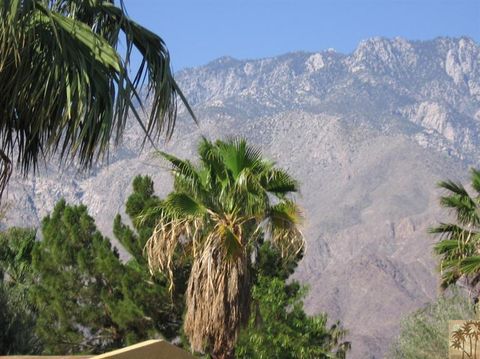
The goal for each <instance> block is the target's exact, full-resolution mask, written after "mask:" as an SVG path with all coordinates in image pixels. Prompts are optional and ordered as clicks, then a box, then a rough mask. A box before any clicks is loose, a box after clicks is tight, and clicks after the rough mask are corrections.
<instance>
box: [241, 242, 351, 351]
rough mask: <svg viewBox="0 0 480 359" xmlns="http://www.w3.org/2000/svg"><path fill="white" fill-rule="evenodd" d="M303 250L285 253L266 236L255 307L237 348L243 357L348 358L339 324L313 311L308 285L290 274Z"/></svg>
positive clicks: (258, 264)
mask: <svg viewBox="0 0 480 359" xmlns="http://www.w3.org/2000/svg"><path fill="white" fill-rule="evenodd" d="M301 257H302V255H301V253H299V254H298V255H297V256H295V257H289V258H282V256H281V255H280V253H279V251H278V249H276V248H274V247H273V246H272V245H271V244H270V242H268V241H266V242H263V243H262V244H261V245H260V248H259V251H258V257H257V262H256V263H255V271H254V272H255V284H254V286H253V289H252V303H253V307H254V310H252V313H251V315H250V319H249V322H248V326H247V327H246V328H245V329H244V330H242V332H241V335H240V337H239V340H238V343H237V345H236V348H235V354H236V357H237V358H245V359H247V358H252V359H255V358H274V359H277V358H278V359H290V358H291V359H294V358H344V357H345V356H346V353H347V352H348V350H349V349H350V343H348V342H345V341H343V339H344V337H345V335H346V331H345V330H343V329H342V328H341V327H340V324H339V323H336V324H335V325H333V326H331V327H328V326H327V316H326V314H320V315H317V316H308V315H307V314H306V313H305V311H304V309H303V298H304V296H305V294H306V292H307V288H305V287H302V286H300V285H299V283H298V282H296V281H289V282H288V284H287V279H288V278H289V277H290V275H291V274H292V273H293V271H294V270H295V268H296V266H297V263H298V261H299V260H300V259H301Z"/></svg>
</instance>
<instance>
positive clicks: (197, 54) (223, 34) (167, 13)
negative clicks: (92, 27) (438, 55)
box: [124, 0, 480, 70]
mask: <svg viewBox="0 0 480 359" xmlns="http://www.w3.org/2000/svg"><path fill="white" fill-rule="evenodd" d="M124 2H125V5H126V7H127V11H128V13H129V15H130V16H131V17H132V18H133V19H135V20H137V21H138V22H140V23H141V24H142V25H144V26H146V27H148V28H149V29H151V30H153V31H154V32H156V33H157V34H159V35H160V36H162V38H163V39H164V40H165V41H166V43H167V46H168V48H169V50H170V53H171V57H172V60H173V68H174V70H180V69H183V68H185V67H192V66H198V65H202V64H205V63H207V62H209V61H211V60H213V59H215V58H217V57H220V56H225V55H229V56H233V57H236V58H240V59H245V58H260V57H268V56H275V55H279V54H283V53H286V52H291V51H299V50H303V51H320V50H325V49H327V48H334V49H335V50H337V51H339V52H344V53H349V52H351V51H353V50H354V49H355V47H356V45H357V44H358V42H359V41H360V40H362V39H365V38H368V37H372V36H385V37H395V36H402V37H405V38H407V39H413V40H421V39H432V38H435V37H437V36H462V35H466V36H470V37H472V38H473V39H475V40H476V41H477V42H480V0H124Z"/></svg>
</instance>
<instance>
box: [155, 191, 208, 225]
mask: <svg viewBox="0 0 480 359" xmlns="http://www.w3.org/2000/svg"><path fill="white" fill-rule="evenodd" d="M163 206H164V208H165V209H166V211H167V213H168V214H169V215H170V216H172V217H173V218H179V219H187V218H188V219H195V218H201V217H202V216H203V215H205V214H206V210H205V207H204V206H203V205H202V204H200V203H198V202H196V201H195V200H194V199H193V198H192V197H190V196H188V195H187V194H185V193H175V192H173V193H170V194H169V195H168V197H167V199H166V200H165V202H164V203H163Z"/></svg>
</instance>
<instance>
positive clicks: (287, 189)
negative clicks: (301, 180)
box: [261, 168, 298, 195]
mask: <svg viewBox="0 0 480 359" xmlns="http://www.w3.org/2000/svg"><path fill="white" fill-rule="evenodd" d="M261 181H262V185H263V187H264V188H265V189H266V190H267V191H269V192H272V193H275V194H276V195H283V194H286V193H291V192H298V182H297V181H296V180H295V179H293V178H292V177H291V176H290V175H289V174H288V172H286V171H285V170H283V169H280V168H271V169H269V170H268V171H266V172H265V175H264V176H263V177H262V179H261Z"/></svg>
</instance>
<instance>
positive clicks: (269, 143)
mask: <svg viewBox="0 0 480 359" xmlns="http://www.w3.org/2000/svg"><path fill="white" fill-rule="evenodd" d="M177 79H178V81H179V82H180V84H181V87H182V89H183V90H184V92H185V94H186V96H187V98H188V99H189V100H190V102H191V104H192V105H193V106H194V109H195V112H196V114H197V115H198V117H199V119H200V126H199V127H198V128H197V127H196V126H195V125H194V124H193V122H192V121H191V120H190V119H189V118H188V117H187V115H186V114H185V113H184V112H183V111H182V110H181V111H180V119H179V122H178V127H177V130H176V132H175V134H174V138H173V139H172V141H170V142H169V143H168V144H161V145H160V146H159V147H161V148H162V149H163V150H166V151H169V152H172V153H175V154H176V155H179V156H193V154H194V151H195V145H196V143H197V141H198V139H199V137H200V136H202V135H203V136H206V137H208V138H211V139H215V138H218V137H225V136H244V137H246V138H247V139H248V140H249V141H250V142H251V143H254V144H256V145H258V146H259V147H261V149H262V150H263V152H264V153H265V154H266V155H267V156H269V157H270V158H273V159H274V160H276V161H277V162H278V163H279V164H280V165H281V166H284V167H286V168H288V169H289V171H290V172H291V173H292V174H293V175H294V176H295V177H296V178H298V179H299V180H300V182H301V184H302V186H301V188H302V195H301V196H300V197H299V200H300V202H301V203H302V205H303V207H304V209H305V212H306V217H307V222H306V224H305V234H306V236H307V241H308V248H307V252H306V256H305V258H304V260H303V261H302V263H301V265H300V267H299V269H298V271H297V273H296V274H295V277H296V278H298V279H300V280H302V281H303V282H305V283H308V284H309V285H310V289H311V290H310V293H309V296H308V298H307V307H308V310H309V311H310V312H311V313H316V312H320V311H327V312H328V313H329V316H330V317H331V318H332V319H340V320H341V321H342V322H343V323H344V324H345V326H346V327H347V328H349V329H350V333H351V335H350V336H351V340H352V342H353V343H352V345H353V352H352V355H351V357H353V358H380V357H382V356H383V355H384V354H385V352H386V350H387V348H388V345H389V342H390V341H391V339H392V337H393V336H395V335H396V333H397V331H398V325H399V320H400V318H401V317H402V316H403V315H405V314H406V313H408V312H411V311H413V310H415V309H416V308H418V307H420V306H421V305H423V304H424V303H426V302H428V301H430V300H432V299H433V298H434V297H435V296H436V294H437V275H436V273H435V268H434V267H435V260H434V258H433V256H432V251H431V244H432V242H433V240H434V239H433V238H431V237H430V236H428V235H427V234H426V229H427V228H428V227H429V226H431V225H433V224H435V223H436V222H437V221H439V220H440V219H446V214H445V213H444V212H443V211H441V210H440V209H439V206H438V203H437V198H438V196H439V194H440V193H439V192H438V190H437V189H436V188H435V183H436V182H437V181H438V180H440V179H445V178H452V179H458V180H464V179H465V176H466V174H467V168H468V166H472V165H477V164H478V162H479V161H478V159H479V158H480V157H479V154H480V140H479V132H480V46H479V44H477V43H475V42H474V41H473V40H471V39H469V38H459V39H449V38H438V39H435V40H432V41H422V42H420V41H407V40H405V39H401V38H395V39H384V38H372V39H368V40H365V41H363V42H361V43H360V44H359V46H358V48H357V49H356V50H355V51H354V52H353V53H352V54H348V55H345V54H339V53H336V52H334V51H333V50H329V51H324V52H319V53H303V52H298V53H291V54H286V55H283V56H279V57H275V58H267V59H260V60H236V59H233V58H229V57H225V58H221V59H218V60H215V61H213V62H211V63H209V64H207V65H205V66H202V67H198V68H194V69H187V70H184V71H182V72H180V73H178V74H177ZM141 141H142V133H141V131H139V129H138V128H137V127H136V126H135V125H133V124H132V125H131V127H130V128H129V130H128V131H127V134H126V136H125V138H124V141H123V144H122V145H121V146H120V147H119V148H117V149H116V150H114V151H113V152H112V156H111V158H110V161H109V164H108V165H107V164H104V165H101V166H99V167H98V168H97V169H95V170H93V171H92V172H91V173H89V174H78V173H76V172H75V170H74V169H71V168H70V169H69V168H65V167H64V168H61V169H58V167H57V166H56V165H54V164H48V165H46V168H44V169H43V170H42V171H41V173H40V175H39V176H36V177H33V176H31V177H29V178H26V179H24V178H21V177H18V176H17V177H16V178H14V180H13V181H12V183H11V185H10V187H9V193H8V198H9V203H10V209H9V213H8V216H9V217H8V224H16V225H24V226H31V225H36V224H38V221H39V219H41V218H42V217H43V216H44V215H45V214H46V213H48V211H50V210H51V209H52V208H53V205H54V203H55V202H56V201H57V200H58V199H59V198H60V197H65V198H66V199H67V200H68V201H71V202H83V203H85V204H86V205H88V207H89V209H90V211H91V213H92V215H94V216H95V218H96V219H97V223H98V225H99V227H100V228H101V229H102V230H103V231H104V232H105V233H111V225H112V220H113V217H114V215H115V214H116V213H117V212H120V213H121V212H122V211H123V203H124V200H125V198H126V197H127V195H128V193H129V191H130V183H131V181H132V179H133V177H134V176H135V175H136V174H139V173H142V174H150V175H152V176H153V177H154V179H155V181H156V186H157V190H158V192H159V193H166V192H167V191H168V189H169V188H170V185H171V181H170V179H169V177H168V175H166V173H165V168H164V164H163V163H162V162H161V161H159V160H158V158H155V156H153V155H152V154H151V149H145V150H144V151H143V152H142V153H140V154H139V147H140V144H141Z"/></svg>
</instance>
